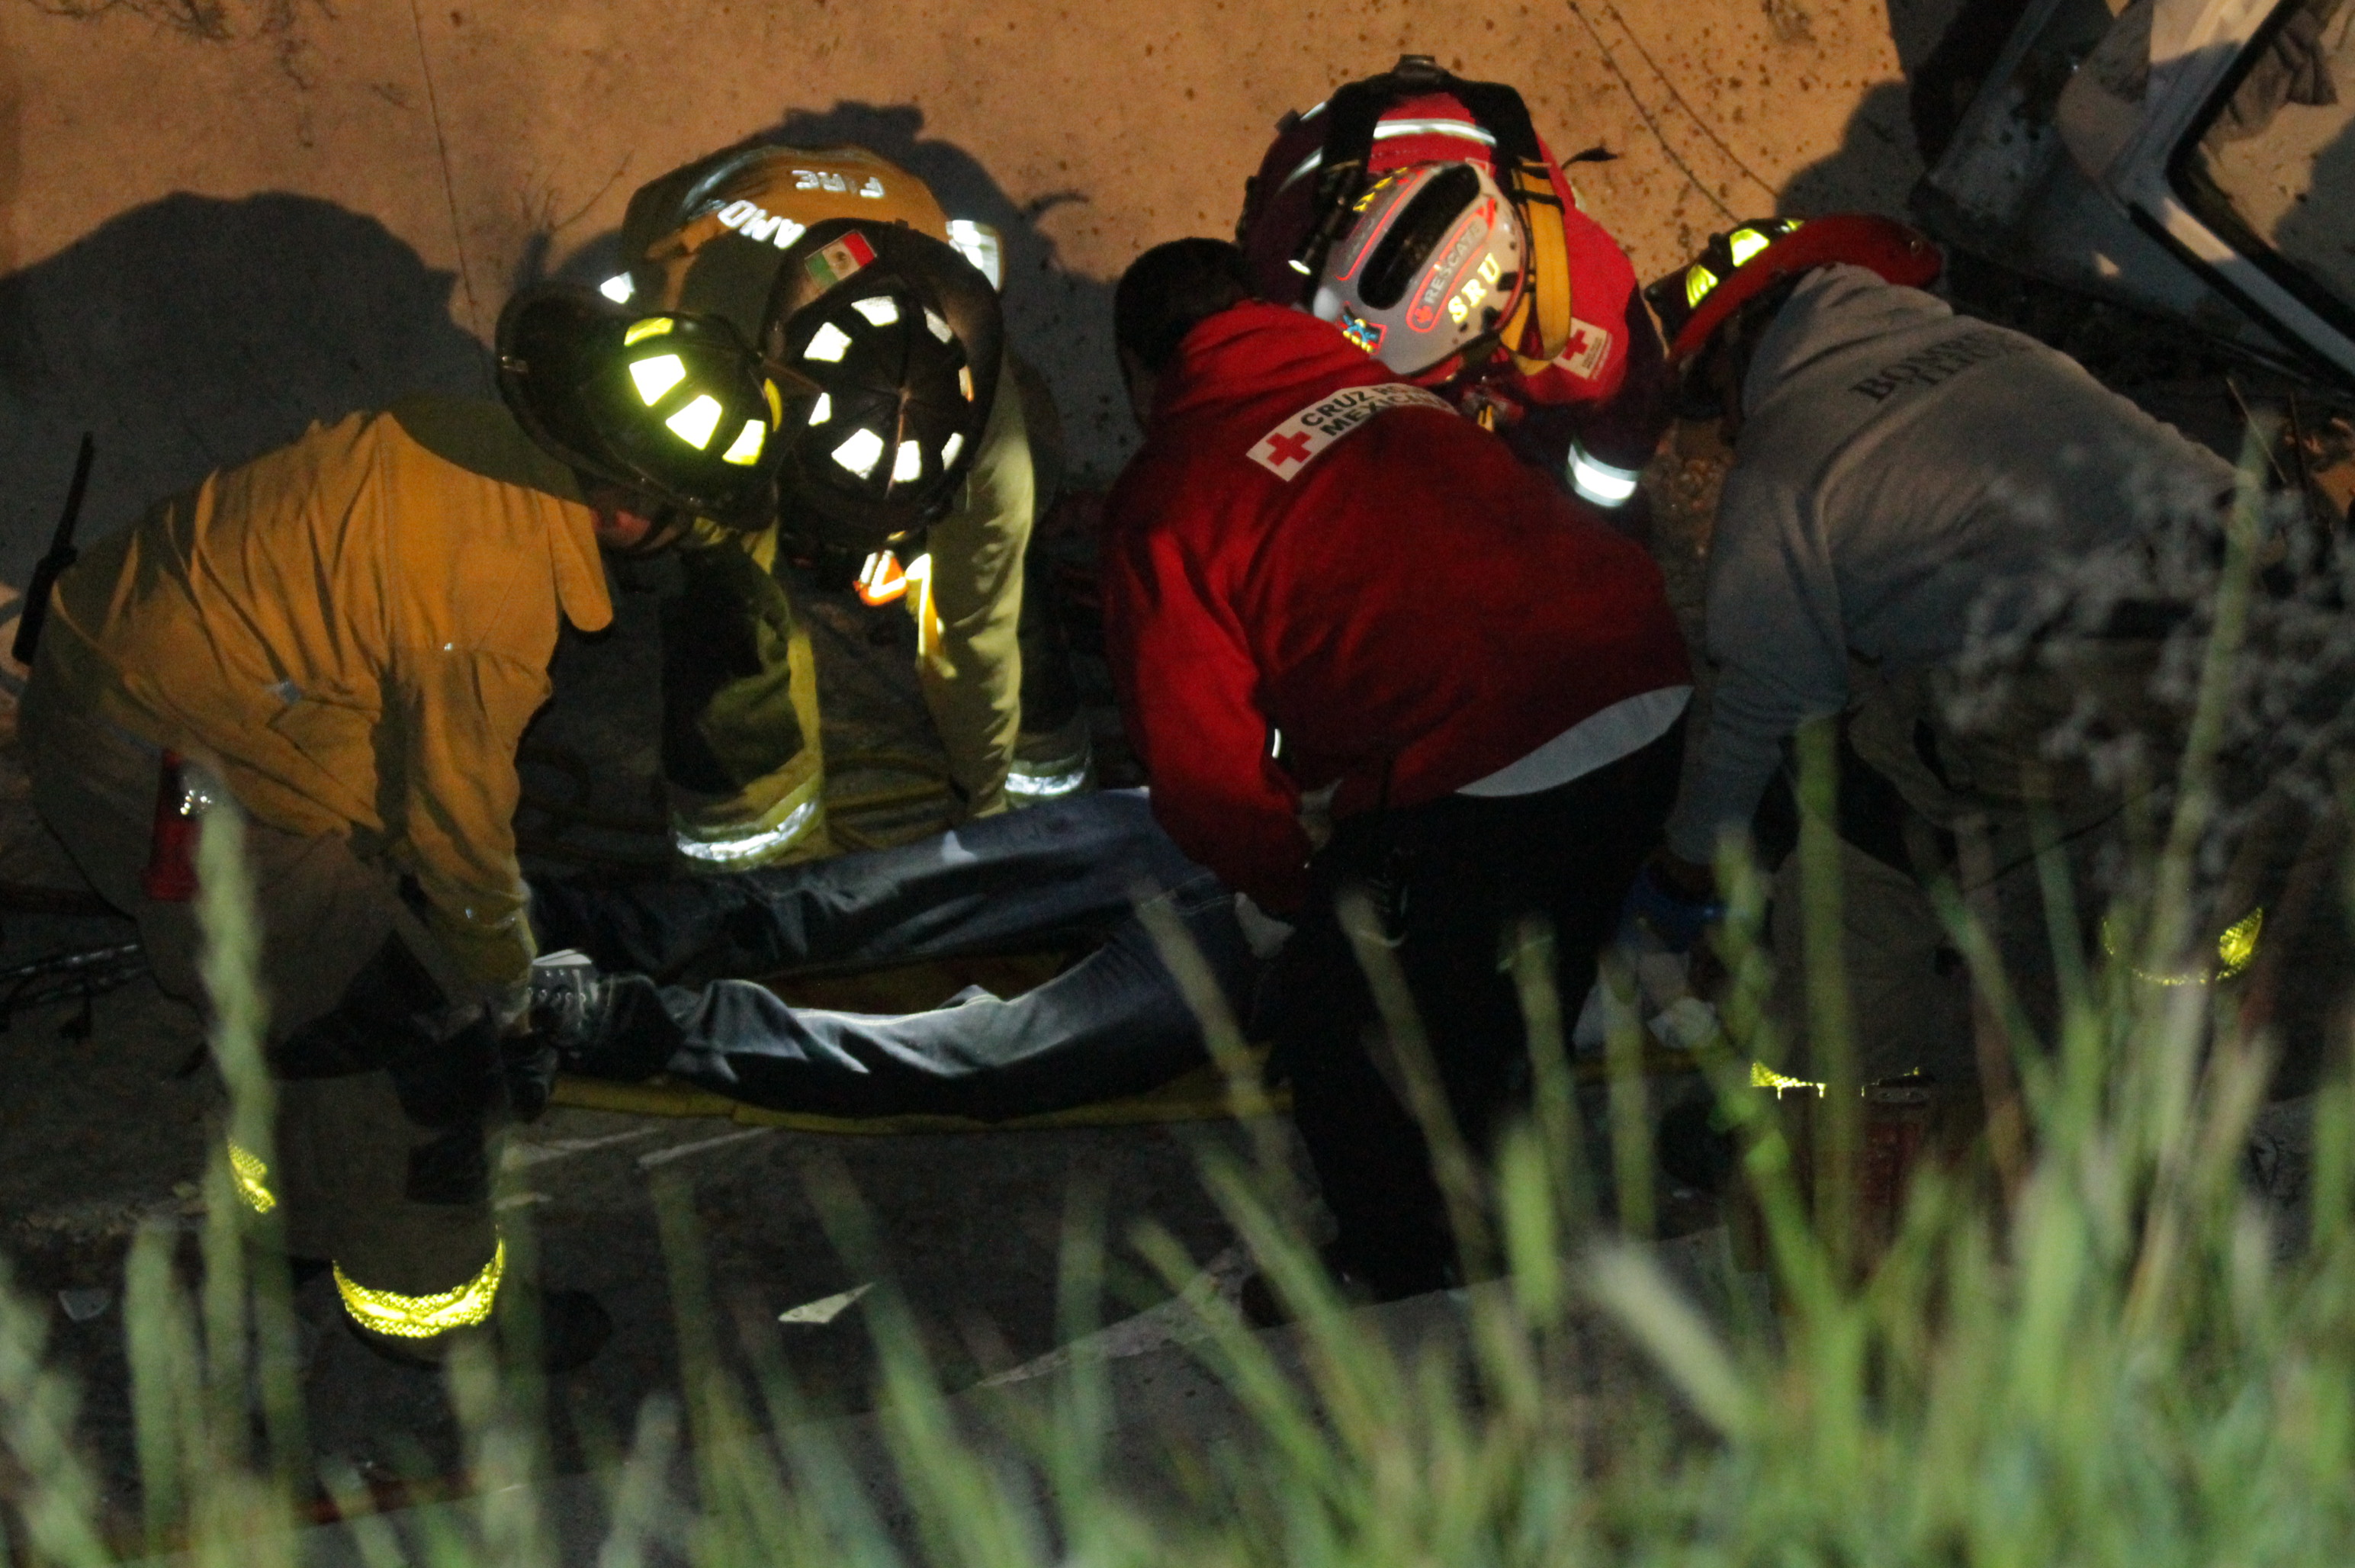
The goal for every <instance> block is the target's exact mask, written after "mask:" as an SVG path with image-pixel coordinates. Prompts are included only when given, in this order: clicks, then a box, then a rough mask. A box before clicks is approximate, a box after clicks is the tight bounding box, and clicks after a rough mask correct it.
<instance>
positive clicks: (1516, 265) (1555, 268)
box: [1235, 55, 1675, 531]
mask: <svg viewBox="0 0 2355 1568" xmlns="http://www.w3.org/2000/svg"><path fill="white" fill-rule="evenodd" d="M1235 233H1236V238H1237V240H1239V241H1240V242H1241V245H1242V248H1243V252H1244V261H1245V266H1246V269H1247V271H1248V274H1249V276H1250V279H1251V283H1252V292H1253V293H1256V294H1257V295H1258V296H1259V297H1260V298H1262V299H1263V300H1268V301H1271V302H1273V303H1274V304H1292V305H1298V306H1300V307H1301V308H1302V309H1304V310H1307V311H1309V312H1311V313H1312V314H1314V315H1318V316H1321V317H1323V318H1324V319H1325V320H1327V321H1331V322H1335V323H1337V324H1338V325H1340V326H1341V327H1342V328H1343V329H1344V330H1345V331H1346V332H1348V334H1349V336H1350V340H1351V341H1352V342H1354V343H1356V344H1357V346H1358V347H1359V348H1361V349H1363V350H1364V351H1365V352H1366V353H1368V354H1369V355H1372V356H1373V357H1376V358H1378V359H1380V360H1381V361H1382V362H1383V363H1384V364H1386V365H1388V366H1389V367H1390V368H1391V369H1393V370H1395V371H1397V372H1399V373H1400V374H1401V376H1403V377H1405V378H1406V379H1410V380H1412V381H1414V382H1415V383H1417V384H1418V385H1421V386H1426V387H1430V388H1431V389H1433V390H1434V391H1437V392H1439V393H1441V394H1442V395H1444V397H1446V399H1447V400H1449V401H1450V402H1452V403H1454V404H1455V405H1456V407H1457V408H1458V409H1459V410H1461V411H1463V412H1464V413H1465V414H1466V415H1468V416H1470V417H1472V418H1474V419H1477V420H1479V421H1481V422H1482V423H1483V424H1485V425H1487V426H1488V427H1490V428H1493V429H1494V430H1496V431H1497V433H1498V434H1500V435H1502V436H1504V437H1505V439H1506V440H1507V441H1508V443H1510V444H1511V445H1512V447H1513V449H1514V451H1515V452H1516V453H1518V454H1519V455H1520V457H1521V459H1522V460H1523V461H1524V462H1527V463H1529V464H1533V465H1534V466H1536V467H1539V468H1541V469H1543V470H1545V471H1546V472H1547V473H1550V474H1552V475H1557V476H1559V477H1560V479H1561V482H1562V483H1563V484H1565V485H1568V486H1570V488H1571V489H1572V491H1573V492H1574V493H1575V494H1576V495H1577V496H1578V497H1579V498H1580V499H1581V500H1583V501H1588V502H1591V503H1593V505H1594V506H1597V507H1603V508H1604V509H1606V510H1615V509H1617V508H1621V507H1630V508H1632V507H1640V505H1641V502H1640V492H1639V491H1638V490H1637V488H1636V475H1638V474H1639V473H1640V472H1641V471H1642V470H1643V467H1644V465H1645V464H1646V463H1648V462H1649V461H1650V460H1651V456H1652V453H1653V451H1654V449H1655V448H1657V446H1658V445H1659V441H1660V437H1661V435H1662V434H1663V433H1664V432H1666V431H1667V429H1668V422H1669V419H1670V417H1671V413H1672V411H1673V405H1674V393H1675V384H1674V379H1673V378H1672V377H1671V376H1670V375H1669V373H1668V366H1667V360H1666V357H1665V356H1664V354H1663V351H1662V349H1661V347H1660V337H1659V333H1658V331H1657V328H1655V327H1654V326H1653V325H1652V317H1651V315H1650V313H1649V312H1648V311H1646V309H1645V308H1644V300H1643V295H1642V293H1641V291H1640V290H1639V288H1638V287H1637V284H1636V271H1635V268H1634V267H1633V266H1632V265H1631V264H1630V263H1629V262H1628V260H1627V257H1626V254H1625V252H1624V251H1621V250H1620V248H1619V242H1618V241H1617V240H1614V239H1613V238H1612V237H1611V235H1610V233H1609V232H1608V231H1607V230H1606V229H1604V227H1603V225H1602V224H1600V223H1598V222H1596V221H1595V220H1594V219H1593V218H1592V217H1590V216H1589V215H1588V214H1587V213H1586V211H1585V210H1584V209H1583V208H1581V207H1580V206H1579V204H1578V197H1577V194H1576V192H1575V191H1573V190H1572V187H1571V183H1570V178H1569V176H1567V175H1566V174H1564V173H1563V172H1562V167H1561V163H1560V162H1559V161H1558V160H1556V159H1555V157H1554V155H1553V154H1552V152H1551V151H1550V149H1549V148H1548V147H1547V146H1546V145H1545V144H1544V142H1543V141H1542V140H1540V138H1539V136H1538V135H1537V133H1536V132H1535V131H1534V130H1533V129H1531V127H1530V124H1529V111H1528V109H1527V108H1526V107H1525V106H1524V105H1523V103H1522V101H1521V96H1520V94H1519V93H1518V92H1517V91H1514V90H1513V89H1512V88H1510V87H1508V86H1506V85H1505V84H1503V83H1501V82H1483V81H1466V80H1462V79H1460V78H1457V77H1455V76H1453V75H1451V74H1450V73H1448V72H1447V71H1444V70H1442V69H1439V67H1438V66H1437V65H1436V64H1435V63H1434V62H1433V61H1432V60H1431V59H1428V58H1426V57H1424V56H1421V55H1408V56H1406V57H1404V58H1403V59H1401V60H1400V61H1399V62H1398V64H1397V65H1396V66H1394V67H1392V68H1391V69H1390V70H1389V71H1388V72H1386V73H1384V74H1383V75H1380V76H1376V77H1369V78H1367V79H1366V80H1362V81H1354V82H1350V83H1348V85H1346V86H1344V87H1342V88H1340V89H1338V90H1337V91H1335V92H1334V94H1333V96H1332V97H1331V98H1329V99H1327V101H1325V102H1323V103H1320V104H1318V105H1317V106H1316V108H1314V109H1311V110H1310V111H1308V112H1307V113H1305V114H1287V115H1286V116H1284V123H1283V124H1282V125H1281V126H1280V127H1279V128H1278V130H1277V133H1276V138H1275V141H1274V142H1273V144H1271V145H1270V146H1269V148H1268V150H1267V154H1266V156H1265V157H1264V158H1263V160H1262V162H1261V164H1260V168H1259V173H1258V174H1257V175H1255V176H1252V179H1251V180H1250V182H1249V184H1248V186H1247V187H1246V189H1245V193H1244V197H1243V212H1242V217H1241V219H1240V220H1239V221H1238V222H1237V224H1236V229H1235ZM1432 307H1441V308H1432ZM1636 531H1640V529H1637V530H1636Z"/></svg>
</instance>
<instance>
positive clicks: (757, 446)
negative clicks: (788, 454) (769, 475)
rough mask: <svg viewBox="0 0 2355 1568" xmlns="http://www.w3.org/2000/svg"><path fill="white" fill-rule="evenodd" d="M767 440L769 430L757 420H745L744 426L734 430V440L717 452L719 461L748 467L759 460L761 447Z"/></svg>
mask: <svg viewBox="0 0 2355 1568" xmlns="http://www.w3.org/2000/svg"><path fill="white" fill-rule="evenodd" d="M768 441H769V432H767V431H766V430H764V429H762V426H761V421H759V420H746V421H744V428H743V429H742V430H741V431H739V432H736V440H735V442H734V443H732V444H731V445H730V447H729V448H728V450H727V451H725V452H723V453H720V454H719V461H720V462H722V463H733V464H737V465H738V466H740V467H749V466H751V464H755V463H758V462H760V461H761V448H762V447H763V446H765V445H767V444H768Z"/></svg>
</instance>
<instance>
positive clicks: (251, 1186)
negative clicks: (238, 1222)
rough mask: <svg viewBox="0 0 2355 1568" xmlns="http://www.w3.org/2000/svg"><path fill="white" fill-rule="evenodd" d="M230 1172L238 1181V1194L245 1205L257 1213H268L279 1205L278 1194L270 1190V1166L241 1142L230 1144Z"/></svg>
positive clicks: (232, 1177)
mask: <svg viewBox="0 0 2355 1568" xmlns="http://www.w3.org/2000/svg"><path fill="white" fill-rule="evenodd" d="M229 1178H230V1179H232V1180H234V1181H235V1182H236V1183H237V1195H238V1196H239V1197H240V1198H242V1199H244V1200H245V1206H246V1207H247V1208H249V1209H250V1210H252V1211H254V1212H255V1213H257V1214H267V1213H269V1212H270V1211H272V1209H275V1208H277V1207H278V1195H277V1194H276V1193H274V1192H272V1191H271V1190H270V1167H269V1166H267V1165H265V1164H264V1163H262V1158H261V1156H260V1155H258V1154H256V1153H254V1152H253V1151H252V1150H251V1149H250V1148H247V1147H244V1146H243V1145H241V1144H234V1143H233V1144H231V1145H229Z"/></svg>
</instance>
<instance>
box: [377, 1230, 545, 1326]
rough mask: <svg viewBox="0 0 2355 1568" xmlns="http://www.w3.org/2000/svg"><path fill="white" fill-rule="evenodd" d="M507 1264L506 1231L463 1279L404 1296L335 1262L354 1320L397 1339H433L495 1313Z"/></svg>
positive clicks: (478, 1321) (472, 1324)
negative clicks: (479, 1268)
mask: <svg viewBox="0 0 2355 1568" xmlns="http://www.w3.org/2000/svg"><path fill="white" fill-rule="evenodd" d="M506 1270H507V1243H506V1239H505V1238H504V1237H503V1238H501V1239H500V1241H499V1243H498V1244H497V1245H496V1246H495V1247H493V1248H492V1249H491V1261H490V1262H489V1263H486V1264H484V1265H483V1272H482V1273H480V1274H478V1275H475V1276H474V1278H472V1279H470V1280H468V1281H467V1282H466V1283H465V1284H464V1285H457V1286H454V1287H453V1288H452V1289H449V1290H444V1291H438V1292H436V1293H435V1294H433V1295H432V1296H403V1295H401V1294H400V1292H399V1291H397V1290H376V1289H373V1288H371V1287H369V1286H368V1285H359V1284H356V1283H355V1282H354V1281H353V1279H352V1276H351V1275H347V1274H346V1273H345V1272H344V1265H343V1264H336V1295H338V1296H342V1297H343V1298H344V1310H345V1311H346V1312H348V1313H350V1314H351V1315H352V1321H353V1322H355V1323H357V1324H358V1325H359V1326H360V1327H361V1328H366V1329H368V1331H369V1332H370V1333H373V1334H383V1335H387V1336H389V1337H390V1338H392V1339H432V1338H433V1336H435V1335H436V1334H447V1333H448V1332H450V1330H452V1329H453V1328H473V1327H474V1325H475V1324H477V1323H480V1322H483V1321H484V1320H485V1319H486V1318H488V1317H490V1315H491V1307H492V1306H493V1304H494V1303H496V1301H497V1299H498V1294H499V1280H500V1278H501V1276H503V1275H505V1274H506Z"/></svg>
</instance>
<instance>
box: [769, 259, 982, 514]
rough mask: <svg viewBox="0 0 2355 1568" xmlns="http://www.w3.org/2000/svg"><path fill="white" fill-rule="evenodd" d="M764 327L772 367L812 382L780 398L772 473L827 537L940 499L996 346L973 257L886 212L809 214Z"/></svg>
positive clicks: (977, 443) (936, 505)
mask: <svg viewBox="0 0 2355 1568" xmlns="http://www.w3.org/2000/svg"><path fill="white" fill-rule="evenodd" d="M761 337H762V341H761V348H762V354H763V355H764V356H765V357H766V358H767V360H768V362H769V364H770V365H771V367H773V369H774V370H776V371H777V372H779V373H790V374H791V375H792V376H793V377H794V378H796V379H801V380H803V381H805V382H806V383H807V384H808V385H809V386H811V387H815V389H816V396H815V398H814V399H811V398H806V397H805V398H804V399H803V400H799V401H797V402H795V403H794V406H793V407H792V408H791V409H789V410H788V417H787V421H786V428H785V430H784V432H783V435H782V436H781V437H780V441H781V443H782V444H783V448H784V455H783V469H782V480H783V485H784V486H785V489H786V491H787V493H788V496H789V498H790V503H791V507H792V509H793V510H794V511H795V512H801V511H806V512H807V513H809V514H811V516H810V517H809V523H810V525H811V527H812V528H813V529H814V531H815V533H816V534H817V536H818V538H819V539H820V541H821V542H822V543H823V544H824V545H826V547H827V548H829V549H835V550H842V551H848V552H851V553H852V554H858V553H861V552H865V551H868V550H874V549H882V548H884V547H885V546H886V545H889V544H893V543H897V542H900V541H901V540H903V539H905V538H907V537H909V536H911V535H914V534H915V533H917V532H919V531H920V530H922V528H924V527H925V526H926V525H928V524H929V523H931V522H932V520H933V519H934V518H936V517H939V516H940V515H941V514H943V512H945V511H947V510H948V509H949V507H951V505H953V504H954V500H955V497H956V493H957V489H958V486H960V485H963V484H964V476H965V475H966V473H967V471H968V470H970V469H971V467H972V465H973V462H974V458H975V454H976V453H978V452H979V450H980V447H981V438H982V432H983V431H984V429H985V428H986V426H987V425H988V423H989V411H990V408H991V405H992V403H993V402H994V400H996V396H997V375H998V368H999V365H1000V363H1001V361H1002V360H1003V358H1004V356H1005V346H1006V328H1005V318H1004V316H1003V315H1002V314H1001V313H1000V311H999V309H998V304H997V292H996V290H995V289H993V288H992V287H990V283H989V280H988V279H987V278H986V277H985V276H983V275H982V273H981V272H980V271H979V270H977V269H976V268H975V266H974V265H973V263H972V262H970V261H966V260H965V259H964V257H963V256H961V255H959V254H958V253H957V252H956V251H955V250H954V249H953V248H951V247H950V246H949V245H947V244H945V243H943V241H941V240H934V239H932V237H930V236H929V235H926V234H922V233H919V232H917V231H916V230H914V229H908V228H904V227H901V226H900V225H897V224H879V223H870V222H866V221H862V220H859V219H831V220H829V221H827V222H825V223H820V224H817V225H815V227H813V228H812V229H810V230H809V232H808V233H806V234H805V235H803V236H802V237H801V238H800V239H799V240H796V241H794V246H793V248H792V249H791V250H789V251H786V252H785V255H784V259H783V265H782V266H781V267H780V269H779V271H778V273H777V282H776V286H775V290H774V292H773V293H771V294H770V296H769V312H768V316H767V324H766V325H765V327H764V328H763V330H762V335H761Z"/></svg>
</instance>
